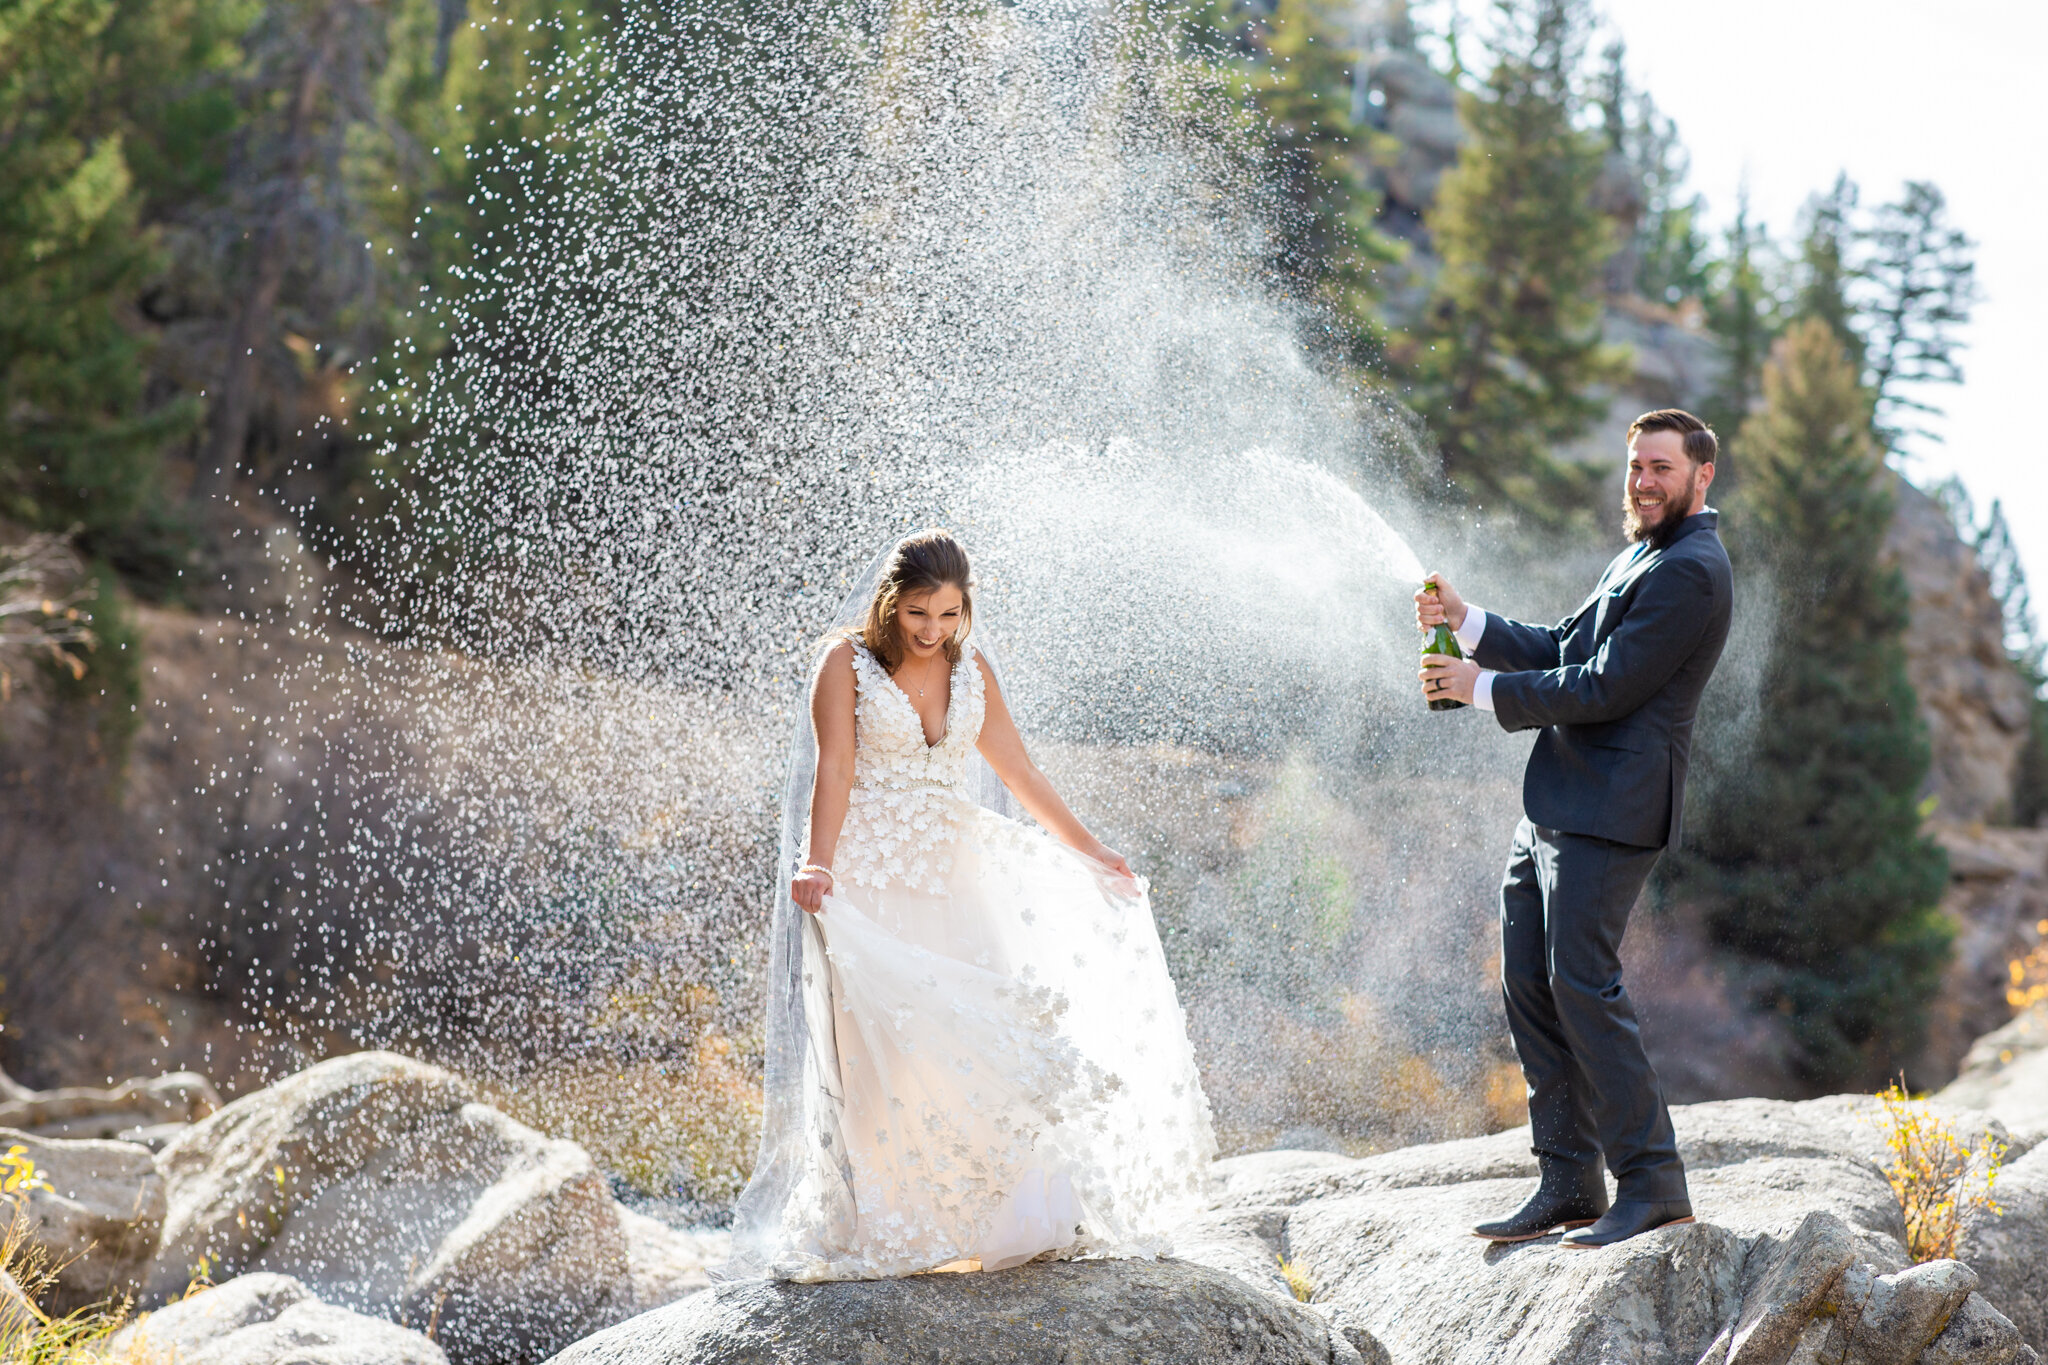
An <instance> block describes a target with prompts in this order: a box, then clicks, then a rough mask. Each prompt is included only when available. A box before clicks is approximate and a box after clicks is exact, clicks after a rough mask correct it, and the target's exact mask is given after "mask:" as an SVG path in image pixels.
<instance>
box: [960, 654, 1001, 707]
mask: <svg viewBox="0 0 2048 1365" xmlns="http://www.w3.org/2000/svg"><path fill="white" fill-rule="evenodd" d="M967 654H968V657H969V658H971V659H973V660H974V666H975V667H976V668H977V669H979V670H981V683H982V686H983V687H984V688H985V689H986V690H987V691H988V692H989V693H990V695H992V696H998V697H999V696H1001V695H1002V693H1003V689H1002V687H1001V685H1000V684H998V683H997V682H996V671H995V670H994V669H993V668H990V667H989V663H988V660H987V659H985V658H983V657H982V654H981V651H980V650H978V649H975V648H973V647H972V646H969V647H968V650H967Z"/></svg>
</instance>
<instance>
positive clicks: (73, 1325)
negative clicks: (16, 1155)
mask: <svg viewBox="0 0 2048 1365" xmlns="http://www.w3.org/2000/svg"><path fill="white" fill-rule="evenodd" d="M16 1151H17V1152H18V1151H19V1149H18V1148H17V1149H16ZM10 1155H13V1154H12V1153H10ZM11 1169H13V1170H15V1171H18V1170H19V1169H20V1168H19V1166H16V1167H13V1168H11ZM30 1169H31V1171H32V1170H33V1168H32V1167H31V1168H30ZM10 1178H11V1177H10ZM26 1214H27V1209H26V1206H25V1204H24V1202H23V1200H22V1198H21V1196H20V1195H19V1194H17V1196H16V1198H15V1200H14V1203H13V1214H12V1216H11V1217H10V1218H9V1219H8V1224H7V1232H6V1235H5V1236H4V1237H0V1365H154V1362H155V1361H156V1356H155V1354H154V1353H153V1352H151V1351H150V1350H149V1349H148V1348H147V1347H146V1346H144V1345H143V1344H142V1343H140V1342H136V1341H131V1342H128V1343H125V1344H124V1345H123V1346H122V1348H121V1349H119V1350H115V1349H114V1347H113V1346H112V1343H111V1338H112V1337H113V1335H114V1334H115V1333H116V1332H118V1331H120V1330H121V1329H122V1328H123V1327H125V1326H127V1324H128V1312H129V1305H128V1303H127V1301H126V1300H125V1299H117V1300H112V1301H109V1302H107V1303H102V1304H94V1305H92V1306H90V1307H87V1308H81V1309H79V1310H78V1311H77V1312H75V1313H72V1314H70V1315H68V1316H66V1317H61V1318H53V1317H51V1316H50V1315H49V1314H47V1313H45V1312H43V1310H42V1309H41V1308H40V1307H38V1306H37V1304H38V1301H39V1300H40V1299H42V1298H43V1297H44V1296H45V1295H46V1294H48V1293H49V1291H50V1289H51V1287H52V1286H53V1285H55V1283H56V1280H57V1276H58V1274H59V1272H61V1271H62V1270H63V1268H64V1267H63V1263H61V1262H58V1261H56V1260H55V1259H54V1258H52V1257H51V1255H50V1253H49V1252H48V1251H47V1250H46V1249H45V1248H43V1247H41V1246H38V1245H36V1244H35V1243H34V1242H31V1241H30V1240H29V1238H28V1230H29V1227H30V1220H29V1219H28V1217H27V1216H26ZM9 1290H12V1291H13V1292H11V1293H10V1292H9Z"/></svg>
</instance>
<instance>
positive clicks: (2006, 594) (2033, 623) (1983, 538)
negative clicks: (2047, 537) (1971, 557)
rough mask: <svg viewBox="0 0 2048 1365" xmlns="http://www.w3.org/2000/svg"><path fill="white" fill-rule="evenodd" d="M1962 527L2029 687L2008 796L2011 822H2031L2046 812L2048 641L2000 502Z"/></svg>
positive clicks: (2011, 652) (2009, 653)
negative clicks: (2022, 741)
mask: <svg viewBox="0 0 2048 1365" xmlns="http://www.w3.org/2000/svg"><path fill="white" fill-rule="evenodd" d="M1967 506H1968V504H1967V502H1965V503H1964V507H1965V508H1967ZM1965 515H1966V517H1967V512H1966V514H1965ZM1962 529H1963V530H1964V532H1965V534H1969V533H1970V532H1972V531H1974V534H1972V535H1971V536H1970V539H1971V546H1972V548H1973V549H1975V550H1976V552H1977V563H1978V564H1979V565H1981V566H1982V567H1983V569H1984V572H1985V575H1986V576H1987V577H1989V578H1990V580H1991V595H1992V596H1993V597H1995V598H1997V599H1998V605H1999V607H2000V609H2001V610H2002V611H2003V612H2004V614H2005V652H2006V654H2007V656H2008V657H2010V658H2011V659H2012V662H2013V667H2015V668H2017V669H2018V670H2019V672H2020V676H2021V677H2023V678H2025V679H2026V680H2027V682H2028V683H2029V684H2030V685H2032V687H2033V689H2034V700H2033V705H2032V706H2031V707H2030V708H2029V710H2028V725H2027V745H2026V747H2025V748H2024V749H2022V750H2021V751H2020V763H2019V771H2018V772H2017V773H2016V774H2015V775H2014V779H2013V797H2012V818H2013V822H2014V823H2015V824H2021V825H2032V824H2034V823H2036V822H2037V821H2039V820H2040V818H2041V817H2042V815H2043V814H2048V695H2044V693H2048V639H2044V638H2043V636H2042V633H2041V624H2040V620H2039V618H2038V617H2037V616H2036V614H2035V611H2034V598H2033V594H2032V593H2031V592H2030V591H2028V589H2027V571H2026V568H2025V566H2023V565H2022V564H2021V563H2020V552H2019V546H2017V545H2016V544H2014V543H2013V538H2012V526H2011V524H2010V523H2009V522H2007V521H2006V519H2005V505H2004V503H2002V502H2000V501H1999V500H1997V499H1995V498H1994V499H1993V500H1992V503H1991V511H1990V514H1989V515H1987V516H1986V517H1985V519H1984V524H1983V526H1981V527H1971V526H1970V524H1969V522H1968V521H1967V520H1965V521H1964V522H1963V524H1962Z"/></svg>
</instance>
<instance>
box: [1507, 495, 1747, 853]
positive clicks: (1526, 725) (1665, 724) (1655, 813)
mask: <svg viewBox="0 0 2048 1365" xmlns="http://www.w3.org/2000/svg"><path fill="white" fill-rule="evenodd" d="M1719 520H1720V517H1719V515H1718V514H1717V513H1714V512H1711V511H1707V512H1699V513H1695V514H1694V515H1692V516H1690V517H1687V518H1686V519H1685V521H1684V522H1682V523H1680V525H1679V527H1678V531H1677V534H1676V536H1674V538H1673V539H1672V540H1671V542H1670V543H1669V544H1668V545H1666V546H1664V547H1663V548H1662V549H1652V548H1650V547H1649V545H1648V544H1647V543H1645V544H1639V545H1632V546H1630V547H1629V548H1628V549H1627V550H1625V551H1623V552H1622V553H1621V554H1620V555H1618V556H1616V557H1615V560H1614V562H1613V563H1611V564H1609V565H1608V566H1607V572H1606V573H1604V574H1602V575H1601V576H1600V585H1599V586H1598V587H1596V588H1595V589H1593V595H1592V596H1591V597H1588V598H1587V599H1586V600H1585V602H1584V603H1582V604H1581V605H1580V607H1579V609H1578V610H1577V611H1575V612H1573V613H1572V614H1571V615H1570V616H1567V617H1566V618H1565V619H1564V620H1562V621H1560V622H1559V623H1558V624H1557V625H1555V626H1531V625H1524V624H1523V623H1521V622H1519V621H1510V620H1507V619H1506V618H1504V617H1500V616H1491V615H1489V616H1488V618H1487V622H1486V630H1485V633H1484V634H1482V635H1481V636H1480V637H1479V647H1478V649H1476V650H1475V651H1474V652H1473V661H1474V662H1475V663H1477V664H1479V666H1480V667H1482V668H1490V669H1494V670H1496V671H1497V673H1498V676H1497V677H1495V678H1494V680H1493V706H1494V713H1495V714H1496V715H1497V716H1498V717H1499V718H1500V723H1501V725H1502V726H1503V727H1505V728H1506V729H1509V730H1533V729H1538V728H1541V729H1542V731H1543V733H1542V734H1541V735H1539V736H1537V739H1536V748H1535V751H1534V752H1532V753H1531V754H1530V755H1529V767H1528V771H1527V773H1526V774H1525V776H1524V778H1523V782H1522V809H1523V812H1524V813H1525V814H1527V815H1528V817H1529V819H1530V821H1531V823H1533V824H1535V825H1538V826H1540V827H1546V828H1550V829H1556V830H1562V831H1564V832H1565V833H1568V834H1587V835H1592V836H1594V837H1596V838H1601V839H1611V840H1613V841H1614V842H1616V843H1622V844H1635V845H1637V846H1639V847H1642V848H1659V847H1662V846H1665V845H1672V846H1675V845H1676V844H1677V843H1678V836H1679V818H1680V815H1681V813H1682V812H1683V810H1684V807H1685V773H1686V766H1687V762H1688V760H1689V759H1690V757H1691V754H1692V727H1693V717H1694V716H1695V715H1696V714H1698V712H1699V704H1700V693H1701V692H1702V691H1704V690H1705V688H1706V685H1707V679H1708V677H1710V676H1711V675H1712V674H1713V671H1714V664H1715V662H1716V661H1718V660H1719V659H1720V657H1721V647H1722V646H1723V645H1724V644H1726V643H1727V640H1728V619H1729V615H1730V611H1731V609H1732V607H1733V599H1734V576H1733V574H1732V573H1731V572H1730V571H1729V567H1728V552H1727V551H1726V550H1724V549H1723V548H1722V547H1721V537H1720V535H1719V533H1718V532H1717V531H1716V530H1715V525H1716V523H1717V522H1718V521H1719Z"/></svg>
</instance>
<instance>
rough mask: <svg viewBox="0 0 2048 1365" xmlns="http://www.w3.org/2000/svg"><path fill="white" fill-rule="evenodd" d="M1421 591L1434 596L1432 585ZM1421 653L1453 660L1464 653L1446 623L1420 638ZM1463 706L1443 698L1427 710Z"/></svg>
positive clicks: (1430, 705) (1462, 656)
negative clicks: (1443, 655)
mask: <svg viewBox="0 0 2048 1365" xmlns="http://www.w3.org/2000/svg"><path fill="white" fill-rule="evenodd" d="M1422 590H1423V591H1424V592H1426V593H1428V594H1429V595H1430V596H1431V597H1434V596H1436V584H1434V583H1424V584H1423V585H1422ZM1422 652H1423V653H1424V654H1448V655H1450V656H1451V657H1452V658H1453V659H1462V658H1464V657H1465V651H1464V650H1462V649H1460V648H1458V637H1457V636H1455V635H1453V634H1451V623H1450V622H1448V621H1445V622H1443V623H1442V624H1441V625H1439V626H1438V627H1437V628H1436V629H1435V630H1433V631H1431V632H1430V633H1429V634H1427V635H1425V636H1423V637H1422ZM1464 704H1465V703H1464V702H1461V701H1452V700H1451V699H1450V698H1449V697H1445V698H1443V699H1442V700H1432V701H1431V702H1430V704H1429V709H1430V710H1432V711H1455V710H1457V709H1458V708H1459V707H1461V706H1463V705H1464Z"/></svg>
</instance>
